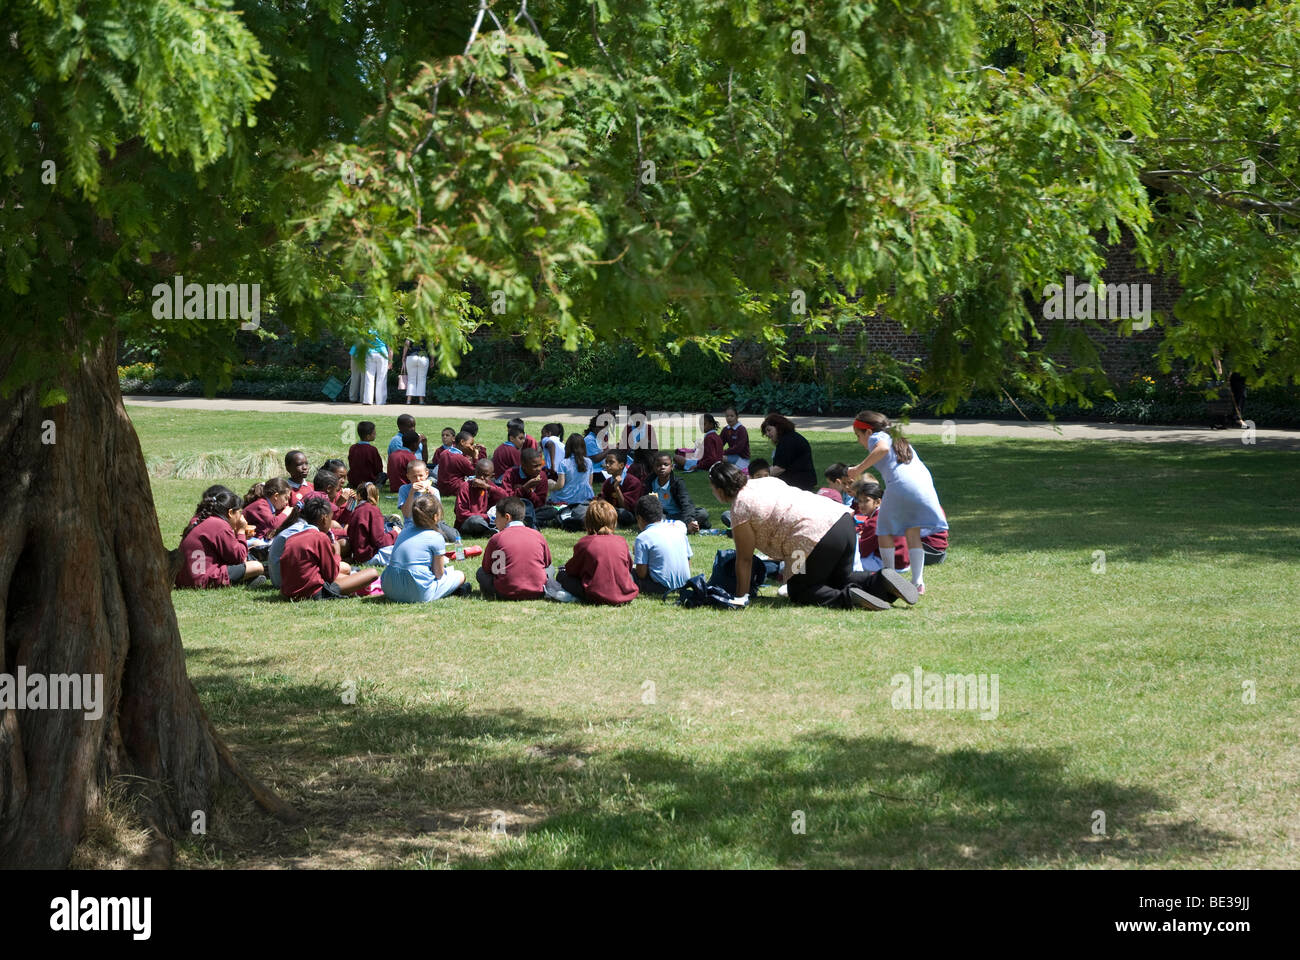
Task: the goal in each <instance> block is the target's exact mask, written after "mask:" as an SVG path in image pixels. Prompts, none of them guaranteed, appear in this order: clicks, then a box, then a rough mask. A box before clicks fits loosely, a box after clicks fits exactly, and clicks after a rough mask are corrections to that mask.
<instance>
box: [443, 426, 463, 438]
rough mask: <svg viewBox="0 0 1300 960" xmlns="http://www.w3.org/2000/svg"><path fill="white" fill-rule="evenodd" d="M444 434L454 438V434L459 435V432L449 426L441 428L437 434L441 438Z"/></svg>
mask: <svg viewBox="0 0 1300 960" xmlns="http://www.w3.org/2000/svg"><path fill="white" fill-rule="evenodd" d="M444 433H450V434H451V435H452V436H453V437H454V436H456V434H458V433H460V431H459V430H457V429H456V428H455V427H453V426H450V425H449V426H445V427H443V428H442V429H441V430H440V431H439V432H438V436H442V435H443V434H444Z"/></svg>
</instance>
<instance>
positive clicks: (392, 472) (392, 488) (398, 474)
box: [388, 447, 415, 493]
mask: <svg viewBox="0 0 1300 960" xmlns="http://www.w3.org/2000/svg"><path fill="white" fill-rule="evenodd" d="M414 459H415V454H414V453H412V452H411V451H410V450H407V449H406V448H405V447H402V448H401V449H399V450H394V451H393V452H392V453H390V454H389V455H388V489H389V492H391V493H396V492H397V491H398V490H401V489H402V484H404V483H405V482H406V465H407V464H408V463H410V462H411V461H412V460H414Z"/></svg>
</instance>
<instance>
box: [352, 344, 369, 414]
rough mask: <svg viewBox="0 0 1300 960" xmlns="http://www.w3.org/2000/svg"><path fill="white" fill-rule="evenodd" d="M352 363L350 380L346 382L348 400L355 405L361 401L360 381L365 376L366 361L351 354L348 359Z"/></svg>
mask: <svg viewBox="0 0 1300 960" xmlns="http://www.w3.org/2000/svg"><path fill="white" fill-rule="evenodd" d="M348 359H349V360H351V361H352V379H351V380H349V381H348V399H349V400H351V401H352V402H353V403H356V402H357V401H359V400H360V399H361V379H362V377H364V376H365V375H366V361H365V360H364V359H363V358H362V357H359V356H357V354H355V353H354V354H351V355H349V357H348Z"/></svg>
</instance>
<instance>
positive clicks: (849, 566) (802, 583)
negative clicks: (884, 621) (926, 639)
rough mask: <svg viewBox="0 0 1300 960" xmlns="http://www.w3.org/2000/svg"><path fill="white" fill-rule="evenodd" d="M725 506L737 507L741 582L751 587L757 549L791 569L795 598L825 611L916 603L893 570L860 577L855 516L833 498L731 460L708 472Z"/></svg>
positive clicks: (912, 590) (904, 581)
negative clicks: (752, 475)
mask: <svg viewBox="0 0 1300 960" xmlns="http://www.w3.org/2000/svg"><path fill="white" fill-rule="evenodd" d="M709 484H710V485H711V486H712V487H713V495H714V496H715V497H717V499H718V502H719V503H723V504H726V505H728V506H729V507H730V509H731V530H732V533H733V534H734V536H735V539H736V583H738V584H746V583H749V576H750V568H751V567H752V565H753V561H754V551H755V550H760V551H762V552H763V553H765V554H767V555H768V556H769V557H771V558H773V559H774V560H780V561H782V562H784V564H785V574H786V584H787V587H788V593H789V596H790V600H791V601H792V602H794V603H798V604H806V605H816V606H822V607H841V608H850V607H856V608H858V609H861V610H885V609H888V608H889V606H890V605H891V604H892V603H893V602H894V600H895V599H897V598H899V597H901V598H902V599H903V600H905V601H907V602H908V603H916V599H917V593H916V588H915V587H913V586H912V584H911V582H910V581H908V580H907V579H906V578H905V577H903V576H902V575H901V574H899V573H897V572H895V571H893V570H882V571H880V572H879V573H861V572H854V570H853V558H854V556H855V555H856V553H857V549H858V537H857V528H856V527H855V526H854V523H853V512H852V511H851V510H849V509H848V508H847V507H845V506H843V505H842V504H838V503H835V502H833V501H831V500H830V499H829V498H827V497H819V496H818V495H817V494H815V493H811V492H809V491H807V490H800V489H798V488H797V487H792V486H790V485H789V484H788V483H786V482H785V481H784V480H781V479H780V478H778V477H762V478H759V479H757V480H750V479H749V478H748V477H747V476H746V475H745V474H744V473H742V472H741V471H740V470H738V469H737V468H736V467H734V466H732V465H731V464H729V463H726V462H725V461H724V462H722V463H715V464H714V465H713V467H712V468H710V470H709Z"/></svg>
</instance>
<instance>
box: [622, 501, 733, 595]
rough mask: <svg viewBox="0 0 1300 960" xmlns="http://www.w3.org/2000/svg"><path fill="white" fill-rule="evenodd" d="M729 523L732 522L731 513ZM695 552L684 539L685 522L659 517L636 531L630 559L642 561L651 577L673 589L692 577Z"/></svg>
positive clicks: (688, 541) (637, 561)
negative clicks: (656, 520) (657, 520)
mask: <svg viewBox="0 0 1300 960" xmlns="http://www.w3.org/2000/svg"><path fill="white" fill-rule="evenodd" d="M732 522H733V523H734V522H735V520H734V513H733V520H732ZM694 554H695V551H693V550H692V549H691V542H690V540H688V539H687V538H686V524H684V523H682V522H681V521H680V520H660V521H659V522H658V523H652V524H650V525H649V526H648V527H646V528H645V529H644V530H642V531H641V532H640V533H639V534H637V538H636V543H635V544H634V545H633V547H632V562H633V563H638V564H641V563H644V564H645V565H646V567H648V568H649V569H648V573H649V574H650V579H651V580H654V581H655V582H656V583H662V584H663V585H664V586H665V587H667V588H668V589H669V590H676V589H677V588H678V587H680V586H682V585H683V584H685V583H686V581H687V580H689V579H691V557H692V556H694Z"/></svg>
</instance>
